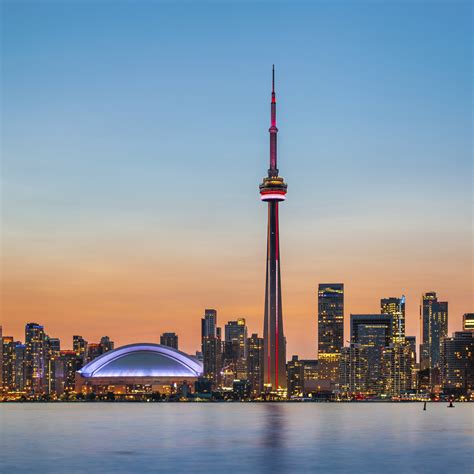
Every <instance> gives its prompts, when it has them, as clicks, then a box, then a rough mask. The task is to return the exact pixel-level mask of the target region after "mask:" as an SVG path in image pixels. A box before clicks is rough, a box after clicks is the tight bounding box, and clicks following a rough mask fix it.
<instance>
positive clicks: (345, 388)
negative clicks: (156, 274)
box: [339, 343, 369, 395]
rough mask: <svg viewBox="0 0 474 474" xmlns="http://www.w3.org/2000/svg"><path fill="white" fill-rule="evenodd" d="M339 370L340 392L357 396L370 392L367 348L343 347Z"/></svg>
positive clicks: (354, 345)
mask: <svg viewBox="0 0 474 474" xmlns="http://www.w3.org/2000/svg"><path fill="white" fill-rule="evenodd" d="M339 368H340V372H339V391H340V392H342V393H343V394H347V395H356V394H366V393H367V392H368V391H369V383H368V382H369V362H368V350H367V348H366V347H365V346H363V345H361V344H354V343H351V344H350V345H349V347H343V348H342V349H341V358H340V364H339Z"/></svg>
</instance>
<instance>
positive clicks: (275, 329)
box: [260, 66, 287, 390]
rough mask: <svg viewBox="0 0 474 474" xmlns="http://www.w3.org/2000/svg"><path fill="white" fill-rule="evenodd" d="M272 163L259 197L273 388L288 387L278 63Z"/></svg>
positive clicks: (267, 370)
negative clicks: (263, 205)
mask: <svg viewBox="0 0 474 474" xmlns="http://www.w3.org/2000/svg"><path fill="white" fill-rule="evenodd" d="M269 132H270V167H269V169H268V176H267V177H265V178H263V182H262V184H260V199H261V200H262V201H265V202H267V203H268V230H267V273H266V282H265V321H264V328H263V338H264V357H265V359H264V379H263V383H264V384H265V386H267V387H271V388H272V389H273V390H275V389H278V388H286V341H285V336H284V333H283V314H282V308H281V278H280V231H279V224H278V205H279V203H280V201H284V200H285V198H286V197H285V196H286V187H287V186H286V183H285V181H284V179H283V178H282V177H280V176H278V168H277V133H278V128H277V126H276V96H275V66H273V69H272V102H271V124H270V129H269Z"/></svg>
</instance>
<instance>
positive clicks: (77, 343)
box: [72, 336, 87, 361]
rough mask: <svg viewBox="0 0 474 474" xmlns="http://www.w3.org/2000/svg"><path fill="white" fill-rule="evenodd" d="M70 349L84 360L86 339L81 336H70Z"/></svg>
mask: <svg viewBox="0 0 474 474" xmlns="http://www.w3.org/2000/svg"><path fill="white" fill-rule="evenodd" d="M72 350H73V351H74V352H75V353H76V354H77V355H78V356H80V357H82V360H83V361H85V360H86V356H87V341H86V340H85V339H84V338H83V337H82V336H72Z"/></svg>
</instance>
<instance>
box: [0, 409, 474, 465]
mask: <svg viewBox="0 0 474 474" xmlns="http://www.w3.org/2000/svg"><path fill="white" fill-rule="evenodd" d="M473 408H474V405H473V404H467V403H465V404H460V403H458V404H457V405H456V407H455V408H451V409H448V408H447V407H446V404H445V403H431V404H428V409H427V411H423V406H422V404H420V403H398V404H397V403H393V404H392V403H366V404H364V403H360V404H349V403H304V404H302V403H301V404H298V403H293V404H289V403H260V404H258V403H242V404H238V403H227V404H226V403H214V404H213V403H209V404H204V403H202V404H199V403H187V404H186V403H176V404H173V403H148V404H147V403H145V404H144V403H136V404H134V403H64V404H39V403H36V404H34V403H25V404H0V472H1V473H2V474H3V473H10V472H11V473H19V472H31V473H33V472H36V473H38V472H52V473H61V474H63V473H79V472H80V473H82V472H89V473H94V472H103V473H108V472H114V473H121V472H127V473H128V472H166V473H167V472H170V473H175V474H176V473H181V472H184V473H188V474H193V473H200V472H223V473H231V472H232V473H258V472H268V473H270V472H271V473H290V472H291V473H298V472H321V473H326V472H349V471H350V472H364V473H384V474H388V473H395V472H413V473H438V472H439V473H457V474H462V473H469V474H472V473H473V472H474V471H473V466H474V464H473V463H474V455H473V452H474V444H473V439H474V436H473V435H474V429H473V412H474V410H473Z"/></svg>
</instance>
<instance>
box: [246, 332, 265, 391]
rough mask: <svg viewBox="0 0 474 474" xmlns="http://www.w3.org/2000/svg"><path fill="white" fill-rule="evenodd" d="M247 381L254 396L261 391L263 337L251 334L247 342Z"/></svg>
mask: <svg viewBox="0 0 474 474" xmlns="http://www.w3.org/2000/svg"><path fill="white" fill-rule="evenodd" d="M247 350H248V353H247V373H248V375H247V379H248V380H249V382H250V386H251V387H252V393H253V394H254V395H260V394H261V393H262V391H263V366H264V360H263V357H264V342H263V337H258V334H252V335H251V336H250V337H249V338H248V340H247Z"/></svg>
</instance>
